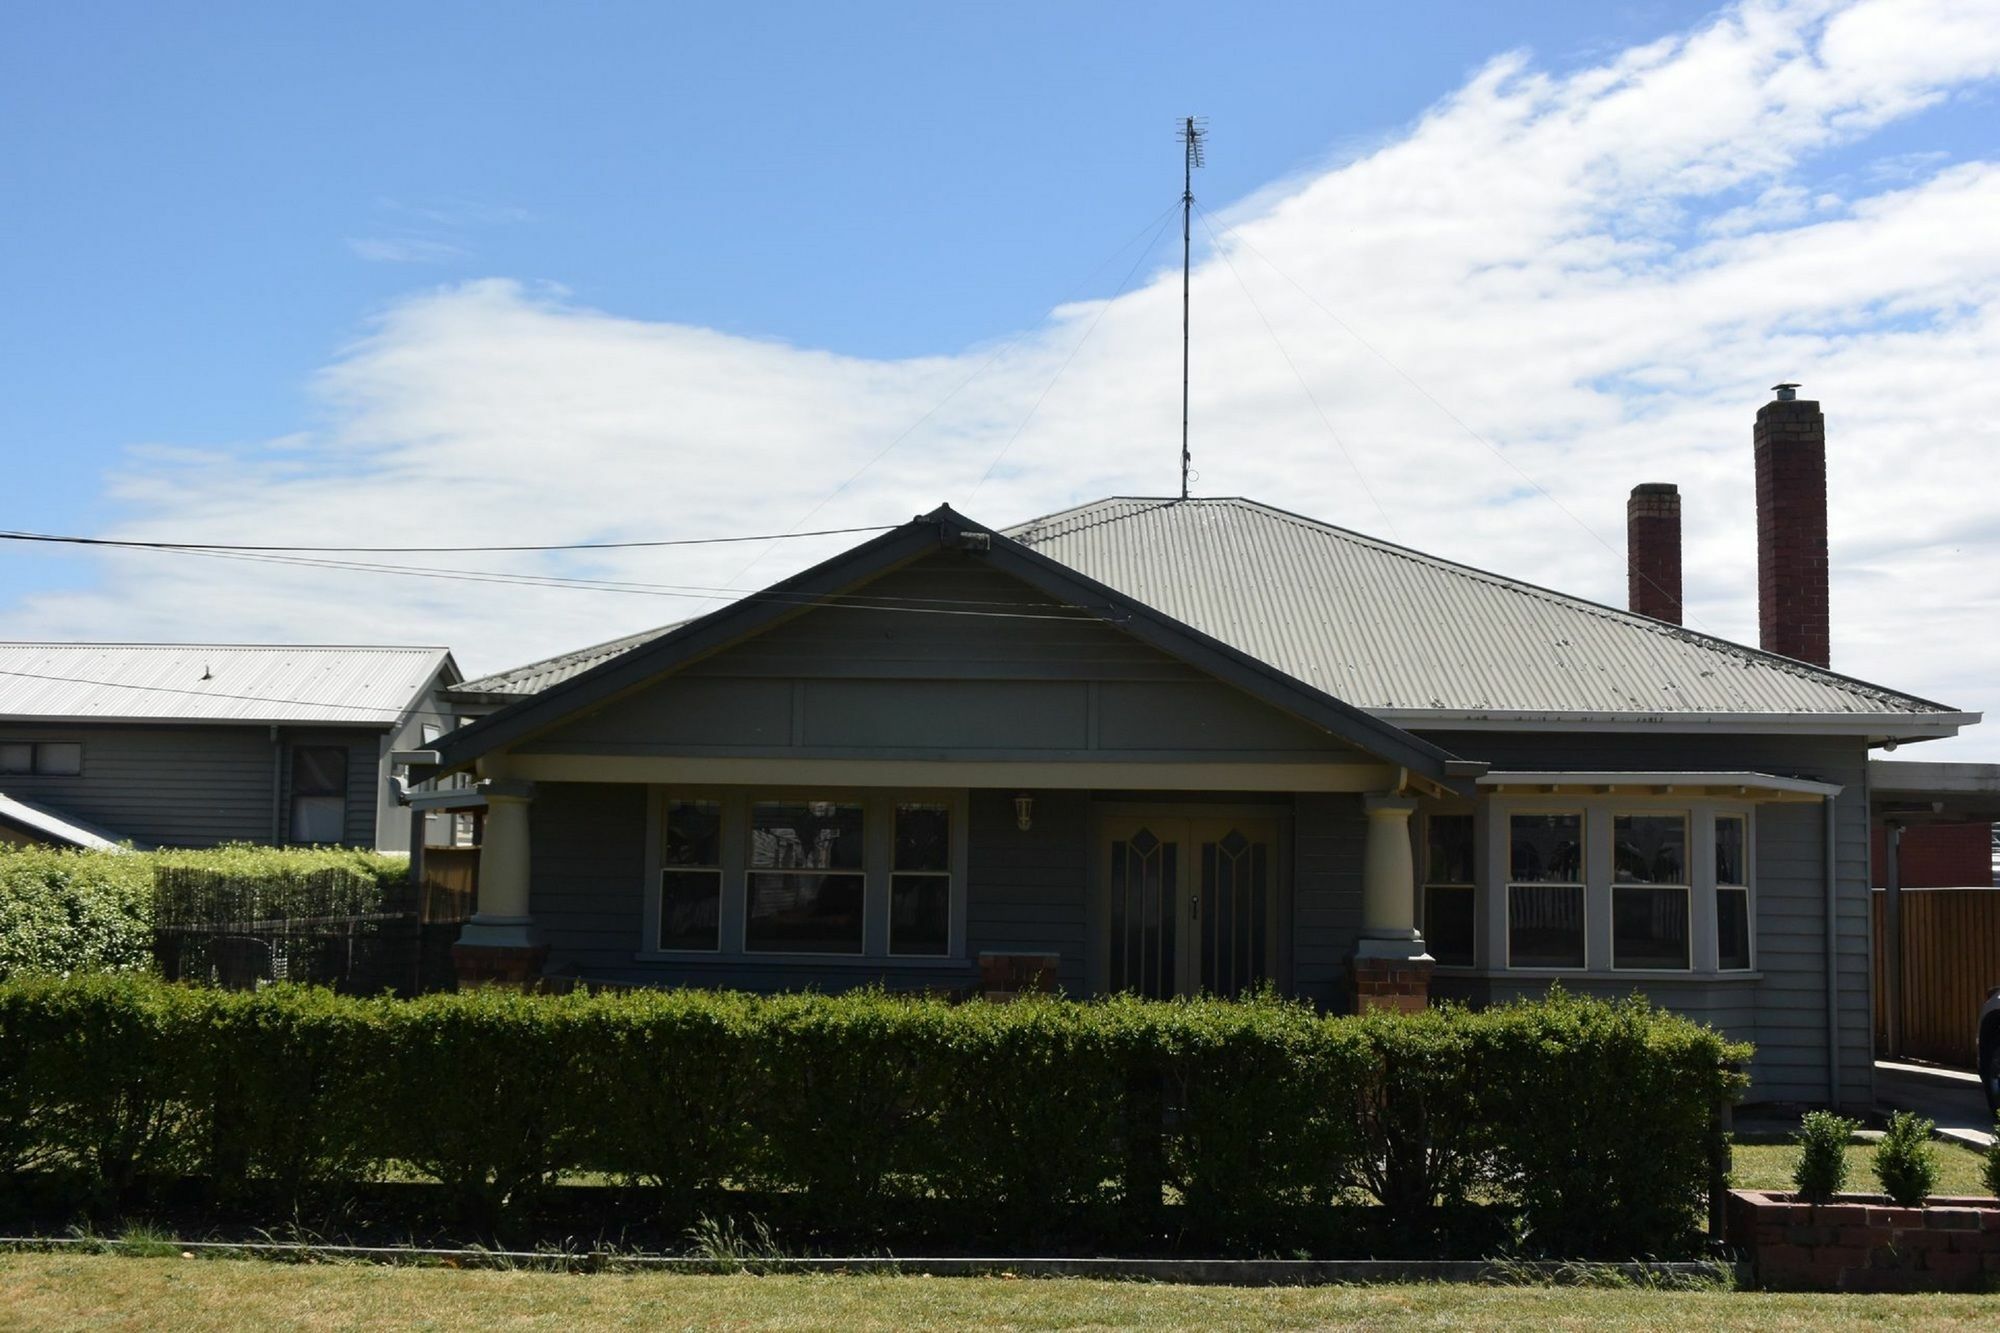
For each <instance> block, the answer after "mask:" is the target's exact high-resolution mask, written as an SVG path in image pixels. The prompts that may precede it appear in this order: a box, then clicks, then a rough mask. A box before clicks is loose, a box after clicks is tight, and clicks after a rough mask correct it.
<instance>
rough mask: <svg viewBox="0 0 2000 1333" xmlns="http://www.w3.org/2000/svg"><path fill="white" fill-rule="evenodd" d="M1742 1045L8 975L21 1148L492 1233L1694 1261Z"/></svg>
mask: <svg viewBox="0 0 2000 1333" xmlns="http://www.w3.org/2000/svg"><path fill="white" fill-rule="evenodd" d="M1747 1054H1748V1053H1747V1050H1746V1049H1745V1048H1742V1047H1739V1046H1735V1045H1732V1044H1730V1043H1728V1042H1727V1041H1725V1040H1724V1039H1723V1038H1722V1037H1721V1036H1720V1035H1718V1034H1717V1033H1715V1032H1713V1031H1712V1030H1710V1029H1707V1028H1703V1027H1699V1026H1697V1025H1695V1024H1693V1023H1691V1022H1688V1021H1686V1020H1684V1019H1681V1018H1678V1017H1675V1016H1673V1015H1669V1014H1666V1013H1663V1012H1660V1011H1657V1010H1653V1009H1651V1008H1649V1007H1647V1006H1646V1005H1645V1004H1644V1002H1643V1001H1638V1000H1633V1001H1629V1002H1625V1003H1621V1004H1615V1005H1612V1004H1605V1003H1602V1002H1598V1001H1593V1000H1588V999H1581V998H1573V997H1569V996H1564V995H1557V996H1554V997H1552V998H1551V999H1549V1000H1547V1001H1545V1002H1538V1003H1533V1004H1517V1005H1511V1006H1506V1007H1502V1008H1496V1009H1492V1010H1488V1011H1485V1012H1480V1013H1473V1012H1468V1011H1462V1010H1453V1009H1445V1010H1433V1011H1431V1012H1428V1013H1424V1014H1419V1015H1411V1016H1401V1015H1371V1016H1368V1017H1363V1018H1328V1017H1323V1016H1320V1015H1317V1014H1315V1013H1313V1012H1312V1011H1310V1010H1308V1009H1306V1008H1304V1007H1302V1006H1298V1005H1294V1004H1289V1003H1285V1002H1281V1001H1277V1000H1273V999H1260V1000H1256V1001H1251V1002H1244V1003H1229V1002H1221V1001H1192V1002H1174V1003H1168V1004H1160V1003H1148V1002H1143V1001H1136V1000H1125V999H1114V1000H1107V1001H1102V1002H1092V1003H1076V1002H1070V1001H1062V1000H1027V1001H1023V1002H1021V1003H1016V1004H1012V1005H985V1004H967V1005H958V1006H954V1005H950V1004H947V1003H944V1002H941V1001H934V1000H920V999H908V998H899V997H892V996H887V995H883V994H880V993H859V994H850V995H843V996H823V995H787V996H775V997H763V998H759V997H752V996H747V995H741V994H731V993H713V992H700V991H656V992H633V993H625V994H605V995H596V996H591V995H582V994H578V995H571V996H534V997H531V996H523V995H519V994H511V993H506V992H501V991H492V990H488V991H480V992H472V993H465V994H457V995H434V996H428V997H424V998H422V999H418V1000H410V1001H398V1000H391V999H355V998H350V997H342V996H337V995H334V994H332V993H330V992H327V991H323V990H309V989H303V988H286V987H277V988H271V989H267V990H264V991H261V992H255V993H244V992H220V991H208V990H197V989H188V988H180V987H173V986H168V985H164V984H161V983H158V982H154V981H150V980H148V979H145V978H137V977H108V976H100V977H87V978H77V979H72V980H55V979H25V980H19V981H15V982H12V983H7V984H3V985H0V1170H4V1171H5V1172H7V1173H9V1174H10V1176H11V1177H12V1178H13V1179H14V1180H15V1181H16V1182H17V1183H22V1182H25V1181H27V1180H29V1179H31V1178H32V1179H37V1180H42V1181H46V1180H48V1179H51V1178H61V1179H65V1180H67V1181H69V1182H70V1183H71V1184H72V1185H73V1186H74V1187H76V1188H77V1189H80V1190H84V1191H92V1192H95V1194H96V1196H97V1197H98V1198H99V1199H101V1200H103V1199H115V1198H121V1197H122V1198H124V1199H125V1200H127V1201H129V1200H130V1199H131V1198H132V1197H133V1195H134V1193H135V1192H138V1193H140V1194H141V1195H143V1194H144V1192H145V1191H146V1190H147V1188H148V1187H149V1184H150V1185H151V1186H152V1187H153V1188H158V1187H159V1183H160V1182H164V1181H168V1180H170V1179H174V1178H180V1177H189V1176H192V1177H197V1178H200V1179H202V1180H205V1181H206V1182H207V1184H208V1188H209V1189H210V1190H212V1191H213V1192H214V1195H215V1196H217V1197H228V1196H231V1195H236V1196H245V1195H255V1196H256V1197H258V1198H260V1199H264V1200H266V1201H269V1200H272V1199H275V1200H276V1201H277V1204H278V1206H283V1207H288V1208H304V1209H310V1208H312V1207H315V1206H324V1205H325V1204H326V1203H327V1202H328V1201H329V1200H330V1199H332V1198H334V1197H335V1196H337V1195H339V1194H340V1193H342V1192H343V1191H344V1190H347V1189H351V1188H352V1187H354V1185H355V1184H356V1182H359V1181H362V1180H366V1179H371V1178H377V1177H379V1176H381V1175H382V1174H384V1173H385V1172H388V1173H393V1172H395V1171H397V1170H404V1171H407V1170H411V1169H413V1170H415V1171H417V1172H420V1173H422V1174H423V1175H425V1176H428V1177H431V1178H433V1179H435V1180H436V1181H438V1182H440V1184H441V1185H442V1186H443V1188H444V1190H445V1191H446V1192H447V1194H448V1196H449V1198H450V1199H451V1200H452V1201H453V1203H454V1205H455V1208H456V1210H457V1214H458V1216H459V1217H460V1218H461V1219H462V1220H465V1221H468V1222H471V1223H472V1224H474V1225H478V1226H481V1227H488V1228H491V1227H494V1226H498V1225H502V1224H504V1223H505V1222H506V1221H507V1220H508V1219H509V1218H522V1217H526V1216H528V1215H530V1214H532V1213H533V1211H534V1210H535V1209H536V1207H537V1206H538V1205H539V1204H543V1203H546V1202H547V1201H548V1198H549V1197H550V1194H551V1187H552V1186H553V1185H555V1184H556V1183H557V1181H558V1178H559V1177H562V1176H564V1175H571V1176H574V1175H576V1174H579V1173H589V1174H595V1175H601V1176H605V1177H609V1178H612V1179H618V1180H626V1181H631V1182H634V1183H637V1184H642V1185H645V1186H648V1187H651V1190H652V1193H651V1195H650V1196H649V1197H651V1198H652V1199H653V1200H654V1201H655V1202H656V1203H657V1204H658V1206H659V1208H660V1209H661V1211H662V1213H663V1215H664V1216H665V1217H666V1218H668V1219H677V1220H679V1221H680V1222H681V1223H682V1224H683V1225H684V1224H685V1222H686V1221H687V1220H691V1219H692V1217H693V1215H694V1213H695V1211H697V1205H699V1207H700V1209H702V1210H707V1209H709V1208H715V1207H719V1208H721V1209H723V1210H725V1211H726V1210H727V1209H728V1207H729V1206H730V1205H729V1203H728V1200H729V1199H730V1198H732V1197H733V1198H736V1199H738V1200H741V1199H742V1198H744V1197H746V1195H745V1194H744V1193H743V1192H745V1191H748V1192H757V1193H759V1194H760V1195H761V1197H766V1198H769V1197H778V1198H783V1199H786V1200H789V1201H790V1202H791V1203H792V1205H794V1212H795V1214H796V1215H799V1216H803V1217H806V1218H808V1219H816V1220H819V1221H821V1222H824V1223H826V1224H829V1225H831V1226H833V1227H835V1228H836V1229H840V1230H842V1231H843V1232H844V1234H848V1235H853V1234H856V1232H857V1230H859V1231H864V1232H865V1230H866V1228H867V1227H868V1226H869V1225H870V1223H871V1220H876V1219H883V1218H887V1217H891V1216H896V1215H899V1214H900V1213H901V1212H903V1211H906V1210H908V1209H911V1208H916V1207H919V1206H930V1205H932V1204H936V1203H937V1202H939V1201H946V1202H950V1203H953V1204H955V1205H963V1206H964V1208H963V1210H962V1211H964V1212H966V1213H968V1214H970V1215H976V1216H978V1217H980V1218H983V1219H986V1220H987V1221H989V1222H990V1223H991V1225H992V1227H993V1228H994V1230H995V1232H996V1233H997V1234H1001V1235H1006V1236H1011V1237H1015V1238H1017V1239H1018V1238H1030V1239H1032V1238H1033V1237H1034V1236H1036V1235H1043V1236H1046V1235H1052V1234H1060V1235H1064V1236H1069V1237H1077V1236H1089V1237H1094V1238H1096V1243H1100V1244H1102V1243H1106V1242H1107V1240H1108V1241H1109V1243H1112V1244H1116V1243H1117V1239H1116V1238H1118V1237H1121V1236H1130V1235H1133V1234H1138V1231H1139V1230H1140V1229H1145V1228H1151V1229H1152V1232H1153V1234H1158V1232H1159V1231H1160V1229H1161V1228H1162V1227H1164V1228H1166V1229H1168V1230H1172V1229H1174V1228H1178V1229H1179V1230H1180V1232H1181V1233H1182V1234H1186V1235H1191V1236H1192V1237H1194V1238H1197V1239H1198V1240H1199V1241H1200V1242H1201V1243H1204V1244H1209V1245H1216V1246H1221V1247H1223V1248H1234V1249H1247V1250H1254V1251H1261V1252H1266V1253H1269V1252H1275V1251H1278V1250H1281V1249H1282V1250H1292V1249H1298V1248H1310V1247H1311V1246H1312V1245H1313V1244H1316V1243H1317V1242H1315V1241H1312V1240H1311V1238H1312V1237H1314V1236H1316V1235H1319V1234H1322V1233H1321V1232H1316V1231H1315V1230H1314V1219H1319V1220H1320V1221H1322V1222H1323V1221H1324V1219H1326V1218H1327V1217H1330V1216H1335V1215H1337V1214H1339V1213H1340V1211H1341V1210H1340V1207H1339V1205H1343V1204H1349V1205H1351V1204H1353V1203H1355V1202H1361V1203H1366V1202H1367V1200H1368V1198H1369V1197H1372V1198H1373V1199H1374V1200H1377V1201H1379V1203H1380V1205H1381V1207H1380V1209H1378V1210H1377V1211H1378V1212H1383V1213H1386V1216H1387V1219H1388V1221H1389V1222H1390V1223H1391V1224H1392V1225H1393V1226H1395V1227H1401V1228H1406V1229H1409V1230H1410V1231H1412V1232H1416V1231H1422V1230H1424V1229H1426V1228H1429V1227H1432V1226H1434V1225H1435V1224H1436V1221H1437V1219H1438V1218H1439V1217H1440V1216H1441V1215H1445V1214H1449V1213H1450V1212H1451V1211H1452V1210H1453V1209H1463V1208H1465V1207H1467V1206H1468V1204H1469V1203H1484V1204H1486V1205H1488V1206H1492V1207H1498V1208H1500V1209H1503V1210H1504V1211H1505V1212H1506V1214H1507V1216H1508V1217H1509V1218H1510V1219H1511V1220H1512V1223H1513V1229H1514V1233H1515V1235H1516V1236H1517V1237H1518V1238H1520V1239H1521V1240H1522V1241H1523V1244H1524V1247H1525V1248H1526V1249H1527V1250H1529V1251H1531V1252H1537V1253H1548V1254H1557V1255H1563V1256H1584V1257H1591V1256H1617V1257H1628V1256H1632V1255H1669V1254H1676V1253H1682V1252H1686V1251H1687V1250H1688V1249H1689V1248H1690V1247H1691V1246H1693V1245H1694V1244H1696V1243H1697V1232H1698V1228H1699V1225H1700V1222H1701V1217H1702V1205H1703V1202H1704V1199H1705V1192H1706V1186H1707V1180H1708V1173H1709V1167H1710V1160H1711V1159H1710V1153H1711V1149H1712V1146H1713V1145H1712V1138H1711V1135H1712V1132H1713V1131H1712V1114H1713V1111H1714V1109H1715V1107H1716V1105H1717V1104H1718V1103H1719V1102H1720V1101H1722V1100H1724V1099H1727V1098H1729V1097H1733V1096H1734V1095H1736V1094H1737V1092H1738V1091H1739V1090H1740V1086H1741V1080H1740V1078H1739V1077H1738V1076H1737V1075H1735V1074H1734V1073H1732V1072H1731V1071H1730V1065H1731V1064H1733V1063H1735V1062H1740V1061H1741V1060H1743V1059H1745V1058H1746V1057H1747ZM718 1200H719V1201H721V1202H719V1203H718ZM738 1206H740V1204H739V1205H738ZM1349 1211H1351V1209H1350V1210H1349Z"/></svg>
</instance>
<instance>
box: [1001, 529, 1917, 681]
mask: <svg viewBox="0 0 2000 1333" xmlns="http://www.w3.org/2000/svg"><path fill="white" fill-rule="evenodd" d="M1006 535H1007V536H1009V537H1012V538H1014V539H1015V540H1016V541H1019V542H1021V543H1023V544H1024V545H1027V546H1029V547H1032V548H1033V549H1035V550H1037V551H1039V552H1041V553H1042V554H1043V555H1046V556H1048V557H1050V558H1051V559H1054V560H1058V561H1060V562H1062V563H1063V564H1065V565H1068V566H1069V567H1071V568H1072V569H1075V570H1077V571H1078V572H1080V573H1082V574H1085V575H1087V576H1089V577H1091V578H1094V579H1096V580H1098V581H1099V582H1101V583H1106V584H1109V585H1110V586H1111V587H1113V588H1116V589H1117V590H1119V591H1120V592H1122V593H1125V594H1126V595H1127V596H1130V597H1133V598H1136V599H1137V600H1139V601H1141V602H1144V603H1146V604H1147V605H1149V606H1152V607H1154V608H1156V609H1158V610H1160V611H1164V612H1166V613H1167V614H1168V615H1170V616H1173V617H1175V618H1176V619H1178V620H1181V621H1184V622H1186V623H1187V624H1190V625H1192V626H1194V627H1195V628H1196V629H1199V630H1202V631H1204V632H1206V633H1208V634H1210V635H1213V636H1214V637H1216V638H1218V639H1221V640H1222V641H1223V642H1225V643H1228V644H1230V645H1232V646H1234V647H1236V648H1238V649H1241V650H1242V651H1244V652H1247V653H1250V654H1251V655H1252V656H1255V657H1258V658H1261V659H1262V660H1264V661H1265V662H1268V663H1270V664H1271V665H1272V666H1275V667H1277V668H1278V669H1280V670H1282V671H1284V672H1286V673H1288V674H1290V675H1292V676H1294V677H1296V678H1298V679H1300V680H1302V681H1305V682H1307V683H1309V684H1312V685H1315V686H1317V687H1318V688H1320V689H1322V690H1324V691H1326V692H1327V693H1328V694H1331V695H1332V696H1334V697H1335V698H1336V699H1341V700H1344V701H1346V702H1347V703H1350V704H1353V705H1355V706H1357V707H1360V708H1366V709H1369V710H1371V711H1380V712H1387V713H1393V714H1396V715H1398V717H1399V720H1400V716H1401V715H1402V714H1404V713H1407V712H1430V711H1436V712H1441V713H1467V712H1485V711H1492V712H1496V713H1504V712H1516V711H1518V712H1526V713H1549V714H1593V715H1594V714H1636V715H1641V716H1645V715H1657V714H1667V713H1703V714H1743V713H1750V714H1773V715H1798V714H1816V715H1824V714H1855V715H1899V714H1913V713H1938V714H1949V713H1950V712H1951V710H1950V709H1947V708H1945V707H1944V706H1943V705H1940V704H1935V703H1931V702H1930V701H1928V700H1924V699H1917V698H1914V697H1912V696H1909V695H1905V694H1899V693H1896V692H1895V691H1892V690H1887V689H1882V688H1880V687H1878V686H1874V685H1868V684H1865V683H1863V682H1860V681H1854V680H1850V679H1848V678H1846V677H1844V676H1840V675H1836V674H1835V673H1833V672H1830V671H1822V670H1820V669H1818V668H1816V667H1812V666H1808V665H1805V664H1803V663H1799V662H1793V661H1791V660H1789V659H1787V658H1782V657H1777V656H1774V655H1771V654H1768V653H1764V652H1760V651H1758V650H1756V649H1754V648H1746V647H1743V646H1741V645H1739V644H1733V643H1729V642H1727V641H1725V640H1722V639H1717V638H1714V637H1711V636H1709V635H1704V634H1697V633H1695V632H1693V631H1690V630H1686V629H1682V628H1681V627H1679V626H1675V625H1669V624H1665V623H1662V622H1660V621H1656V620H1651V619H1648V618H1646V617H1644V616H1638V615H1633V614H1632V613H1630V612H1627V611H1620V610H1616V609H1614V608H1611V607H1607V606H1600V605H1598V604H1597V603H1594V602H1587V601H1584V600H1583V599H1581V598H1577V597H1569V596H1565V595H1564V594H1561V593H1557V592H1551V591H1549V590H1547V589H1545V588H1538V587H1535V586H1534V585H1532V584H1527V583H1521V582H1519V581H1517V580H1514V579H1508V578H1502V577H1501V576H1499V575H1497V574H1490V573H1487V572H1485V571H1483V570H1477V569H1472V568H1469V567H1467V566H1464V565H1456V564H1452V563H1451V562H1449V561H1445V560H1439V559H1437V558H1435V557H1433V556H1428V555H1424V554H1422V553H1421V552H1417V551H1412V550H1408V549H1406V548H1404V547H1400V546H1393V545H1391V544H1389V543H1387V542H1381V541H1377V540H1375V539H1374V538H1371V537H1364V536H1362V535H1360V534H1358V533H1354V532H1348V531H1346V530H1344V529H1341V528H1336V527H1332V526H1330V525H1328V524H1325V523H1320V522H1317V521H1315V520H1312V519H1308V518H1303V517H1301V516H1299V515H1297V514H1291V513H1287V512H1285V511H1284V510H1281V509H1275V508H1272V507H1270V506H1268V505H1262V504H1258V503H1255V502H1254V501H1250V500H1244V499H1237V498H1230V499H1199V500H1170V499H1169V500H1163V499H1148V498H1129V497H1124V498H1114V499H1108V500H1100V501H1097V502H1095V503H1092V504H1087V505H1082V506H1079V507H1078V508H1075V509H1069V510H1064V511H1063V512H1061V513H1057V514H1051V515H1048V516H1047V517H1044V518H1038V519H1035V520H1033V521H1031V522H1028V523H1024V524H1022V525H1020V526H1019V527H1016V528H1012V529H1009V530H1008V531H1007V533H1006Z"/></svg>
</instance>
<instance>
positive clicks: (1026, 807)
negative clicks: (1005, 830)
mask: <svg viewBox="0 0 2000 1333" xmlns="http://www.w3.org/2000/svg"><path fill="white" fill-rule="evenodd" d="M1034 826H1035V798H1034V797H1032V796H1029V795H1027V794H1025V793H1023V794H1022V795H1020V796H1016V797H1015V798H1014V827H1015V828H1017V829H1019V830H1021V832H1023V833H1026V832H1027V831H1028V830H1029V829H1031V828H1033V827H1034Z"/></svg>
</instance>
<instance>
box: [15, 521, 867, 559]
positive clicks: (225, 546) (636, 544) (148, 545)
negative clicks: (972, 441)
mask: <svg viewBox="0 0 2000 1333" xmlns="http://www.w3.org/2000/svg"><path fill="white" fill-rule="evenodd" d="M895 526H896V525H895V524H894V523H873V524H868V525H865V526H862V527H853V528H820V529H817V530H816V531H813V532H779V533H764V534H758V535H752V536H747V537H673V538H663V539H659V540H654V541H630V542H551V543H548V544H546V545H537V546H248V545H244V544H242V543H240V542H155V541H140V540H138V539H136V538H133V539H127V538H120V537H75V536H68V535H64V534H59V533H51V532H12V531H0V541H11V542H48V543H53V544H57V545H64V546H119V547H126V548H129V549H133V550H149V551H274V552H276V551H293V552H313V551H325V552H348V553H352V554H357V555H452V554H458V555H467V554H500V553H504V552H534V551H624V550H636V549H642V548H652V547H660V546H718V545H723V544H725V543H729V542H767V541H783V540H785V539H787V538H791V537H837V536H842V535H845V534H849V533H856V532H887V531H888V530H889V529H890V528H893V527H895Z"/></svg>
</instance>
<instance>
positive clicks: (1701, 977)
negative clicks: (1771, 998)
mask: <svg viewBox="0 0 2000 1333" xmlns="http://www.w3.org/2000/svg"><path fill="white" fill-rule="evenodd" d="M1435 975H1437V976H1440V977H1451V978H1453V979H1454V980H1465V981H1588V982H1605V981H1612V982H1617V981H1678V982H1684V983H1687V984H1690V985H1703V986H1712V985H1715V984H1716V983H1718V982H1724V983H1733V982H1758V981H1762V980H1763V979H1764V974H1763V973H1762V972H1761V971H1753V972H1689V971H1686V970H1684V969H1680V968H1676V969H1674V970H1672V971H1665V970H1661V971H1642V970H1640V969H1637V968H1629V969H1619V970H1617V971H1612V970H1609V969H1600V970H1598V971H1590V970H1587V969H1584V968H1576V967H1515V968H1490V967H1440V968H1438V969H1437V971H1436V973H1435Z"/></svg>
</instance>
